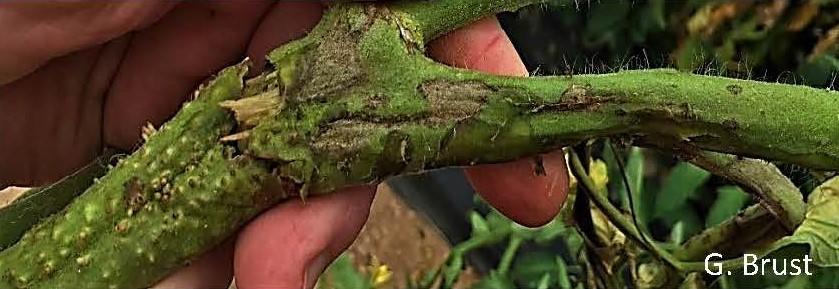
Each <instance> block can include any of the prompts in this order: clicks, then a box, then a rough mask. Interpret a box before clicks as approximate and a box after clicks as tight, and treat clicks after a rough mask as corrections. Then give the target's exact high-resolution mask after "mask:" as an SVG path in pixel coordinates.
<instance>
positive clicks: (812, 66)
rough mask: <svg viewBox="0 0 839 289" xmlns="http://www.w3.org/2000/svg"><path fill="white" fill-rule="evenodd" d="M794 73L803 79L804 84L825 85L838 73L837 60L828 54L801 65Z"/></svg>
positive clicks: (838, 64) (838, 61)
mask: <svg viewBox="0 0 839 289" xmlns="http://www.w3.org/2000/svg"><path fill="white" fill-rule="evenodd" d="M796 72H797V73H798V74H800V75H801V77H802V78H803V79H804V84H807V85H811V86H823V85H827V84H828V83H829V82H831V81H832V80H833V79H832V78H833V77H835V76H836V74H837V73H839V59H836V57H835V56H833V55H830V54H823V55H821V56H819V57H816V58H815V59H813V60H812V61H809V62H805V63H802V64H801V65H800V66H799V67H798V69H797V71H796Z"/></svg>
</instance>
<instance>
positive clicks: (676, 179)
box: [654, 162, 711, 217]
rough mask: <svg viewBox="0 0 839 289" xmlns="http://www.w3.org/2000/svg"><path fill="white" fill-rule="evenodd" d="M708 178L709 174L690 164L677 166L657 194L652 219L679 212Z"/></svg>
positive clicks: (684, 163) (682, 163) (681, 163)
mask: <svg viewBox="0 0 839 289" xmlns="http://www.w3.org/2000/svg"><path fill="white" fill-rule="evenodd" d="M710 177H711V173H709V172H708V171H706V170H703V169H701V168H699V167H697V166H694V165H692V164H690V163H686V162H680V163H679V164H677V165H676V166H675V167H673V169H672V170H671V171H670V174H669V175H668V176H667V178H666V179H665V180H664V184H663V185H662V187H661V190H659V192H658V196H657V197H656V201H655V212H654V217H663V216H666V215H667V214H671V213H673V212H675V211H677V210H679V209H680V208H681V207H682V206H683V205H685V204H686V203H687V201H688V199H689V198H690V196H692V195H693V194H694V193H695V192H696V190H697V189H699V188H700V187H701V186H702V185H704V184H705V183H706V182H707V181H708V179H709V178H710Z"/></svg>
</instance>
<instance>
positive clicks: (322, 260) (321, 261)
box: [303, 253, 332, 289]
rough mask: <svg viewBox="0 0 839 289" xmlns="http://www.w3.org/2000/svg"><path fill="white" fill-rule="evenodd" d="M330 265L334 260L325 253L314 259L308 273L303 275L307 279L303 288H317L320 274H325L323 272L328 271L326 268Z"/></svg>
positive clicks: (307, 268)
mask: <svg viewBox="0 0 839 289" xmlns="http://www.w3.org/2000/svg"><path fill="white" fill-rule="evenodd" d="M329 263H332V258H329V257H328V256H327V255H326V254H324V253H320V255H318V256H317V257H315V258H313V259H312V261H311V262H310V263H309V266H308V267H306V272H304V273H303V274H304V278H306V279H304V280H303V288H305V289H312V288H315V285H316V284H317V283H318V278H319V277H320V274H321V273H323V270H326V266H329Z"/></svg>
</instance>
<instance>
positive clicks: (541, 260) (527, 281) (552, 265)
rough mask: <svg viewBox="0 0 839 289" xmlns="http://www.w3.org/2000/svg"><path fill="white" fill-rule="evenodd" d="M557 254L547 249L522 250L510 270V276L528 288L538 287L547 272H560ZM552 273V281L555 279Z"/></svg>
mask: <svg viewBox="0 0 839 289" xmlns="http://www.w3.org/2000/svg"><path fill="white" fill-rule="evenodd" d="M556 258H557V257H556V256H554V255H553V254H552V253H550V252H546V251H528V252H522V253H520V254H519V256H516V260H515V262H514V264H513V266H512V270H510V273H509V275H510V276H509V277H510V279H512V280H515V281H516V282H518V283H519V284H522V285H525V286H524V287H526V288H536V287H538V285H539V284H538V283H539V280H540V278H541V276H542V275H544V274H545V273H553V272H559V268H557V263H556ZM554 277H555V276H553V275H551V281H552V280H554Z"/></svg>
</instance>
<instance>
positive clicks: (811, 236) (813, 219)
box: [774, 178, 839, 267]
mask: <svg viewBox="0 0 839 289" xmlns="http://www.w3.org/2000/svg"><path fill="white" fill-rule="evenodd" d="M837 212H839V178H833V179H831V180H829V181H828V182H827V183H824V184H822V185H821V186H819V187H818V188H816V190H815V191H814V192H813V193H812V194H810V197H809V199H808V201H807V215H806V217H805V218H804V222H803V223H802V224H801V226H799V227H798V228H797V229H796V230H795V232H794V233H793V234H792V236H788V237H785V238H783V239H781V240H780V241H779V242H777V243H776V244H775V246H774V247H775V248H783V247H785V246H789V245H792V244H806V245H808V246H809V247H810V250H809V254H810V256H811V257H812V258H813V261H814V263H815V264H816V265H818V266H822V267H839V214H837Z"/></svg>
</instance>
